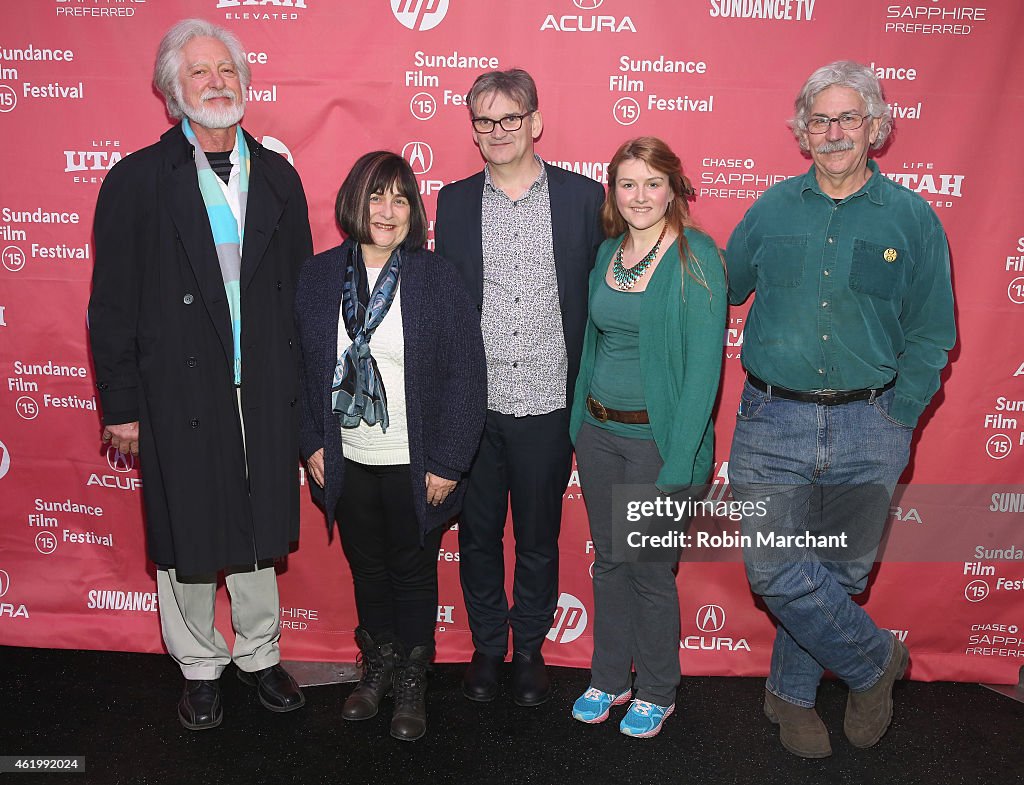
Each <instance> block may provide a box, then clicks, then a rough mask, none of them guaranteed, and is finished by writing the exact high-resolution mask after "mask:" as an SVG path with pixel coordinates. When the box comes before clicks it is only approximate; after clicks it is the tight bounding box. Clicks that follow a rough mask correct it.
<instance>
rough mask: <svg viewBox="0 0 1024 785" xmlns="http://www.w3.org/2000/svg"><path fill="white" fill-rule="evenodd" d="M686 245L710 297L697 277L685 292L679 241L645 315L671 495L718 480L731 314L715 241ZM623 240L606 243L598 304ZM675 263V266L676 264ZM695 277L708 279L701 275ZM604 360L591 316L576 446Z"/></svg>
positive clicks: (646, 349)
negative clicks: (718, 400)
mask: <svg viewBox="0 0 1024 785" xmlns="http://www.w3.org/2000/svg"><path fill="white" fill-rule="evenodd" d="M686 240H687V242H689V244H690V250H691V251H692V252H693V255H694V256H695V257H696V258H697V260H698V262H699V263H700V269H701V270H702V271H703V273H704V278H705V279H706V281H707V284H708V287H709V288H710V290H711V291H710V294H709V292H708V289H705V288H704V287H703V286H702V285H701V284H699V283H698V282H697V281H695V280H694V279H693V278H692V277H691V276H690V275H687V276H686V279H685V287H684V282H683V278H682V268H681V265H680V264H679V255H678V253H677V252H676V251H677V250H678V245H676V244H675V243H673V246H672V249H670V252H669V253H667V254H666V255H665V257H664V258H663V259H662V260H661V262H660V263H659V264H658V267H657V268H656V269H655V271H654V272H653V273H652V276H651V280H650V281H648V283H647V290H646V293H645V294H644V300H643V307H642V310H641V312H640V376H641V384H642V385H643V392H644V399H645V400H646V402H647V411H648V414H649V416H650V420H651V430H652V431H653V433H654V442H655V444H657V445H658V452H660V453H661V457H662V459H663V460H664V462H665V463H664V466H662V469H661V472H660V473H659V474H658V479H657V483H656V484H657V487H658V489H659V490H661V491H663V492H665V493H672V492H675V491H678V490H681V489H682V488H685V487H686V486H689V485H699V484H701V483H704V482H706V481H707V479H708V477H709V476H710V474H711V467H712V463H713V462H714V446H715V445H714V442H715V433H714V424H713V423H712V421H711V409H712V407H713V406H714V403H715V397H716V396H717V394H718V381H719V377H720V376H721V371H722V351H723V341H724V337H725V319H726V312H727V309H728V300H727V297H726V285H725V270H724V269H723V266H722V261H721V256H720V255H719V252H718V248H717V247H716V246H715V243H714V241H713V240H712V239H711V238H710V237H708V236H707V235H706V234H704V233H702V232H700V231H696V230H693V229H687V230H686ZM621 242H622V237H621V236H620V237H616V238H612V239H609V240H605V241H604V243H603V244H602V245H601V248H600V250H598V252H597V262H596V263H595V265H594V270H593V272H591V274H590V298H591V300H592V299H593V296H594V292H595V291H596V289H597V287H598V286H601V285H603V282H604V276H605V273H607V271H608V264H609V263H610V261H611V258H612V255H613V254H614V253H615V251H616V249H618V247H619V243H621ZM673 260H674V262H675V263H670V262H672V261H673ZM691 264H692V262H691ZM694 272H696V273H697V274H698V275H699V274H700V273H699V271H697V270H696V269H694ZM681 291H682V292H684V295H685V300H684V299H683V296H680V292H681ZM596 354H597V328H596V327H594V322H593V320H592V319H590V318H589V317H588V319H587V330H586V333H585V334H584V337H583V358H582V361H581V364H580V373H579V376H578V377H577V381H576V395H575V397H574V399H573V402H572V413H571V415H570V420H569V434H570V436H571V437H572V440H573V442H575V441H576V436H577V434H578V433H579V430H580V426H581V425H582V424H583V416H584V414H585V412H586V404H587V394H588V393H589V392H590V380H591V378H592V377H593V374H594V358H595V356H596Z"/></svg>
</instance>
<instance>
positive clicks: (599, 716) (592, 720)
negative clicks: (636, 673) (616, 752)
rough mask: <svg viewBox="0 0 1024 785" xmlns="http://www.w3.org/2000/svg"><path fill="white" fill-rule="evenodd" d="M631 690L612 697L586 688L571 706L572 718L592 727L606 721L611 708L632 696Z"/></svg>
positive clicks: (594, 689)
mask: <svg viewBox="0 0 1024 785" xmlns="http://www.w3.org/2000/svg"><path fill="white" fill-rule="evenodd" d="M632 694H633V692H632V690H626V691H625V692H624V693H622V694H621V695H612V694H611V693H610V692H601V690H599V689H596V688H595V687H588V688H587V691H586V692H584V693H583V694H582V695H580V697H578V698H577V699H576V702H575V703H574V704H573V705H572V718H573V719H574V720H579V721H580V722H585V723H587V724H588V725H594V724H596V723H598V722H604V721H605V720H606V719H608V712H610V711H611V708H612V706H621V705H622V704H623V703H625V702H626V701H628V700H629V699H630V697H631V696H632Z"/></svg>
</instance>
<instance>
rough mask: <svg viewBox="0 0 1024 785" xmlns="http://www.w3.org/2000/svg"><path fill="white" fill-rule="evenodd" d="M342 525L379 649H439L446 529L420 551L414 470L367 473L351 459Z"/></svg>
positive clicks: (364, 622)
mask: <svg viewBox="0 0 1024 785" xmlns="http://www.w3.org/2000/svg"><path fill="white" fill-rule="evenodd" d="M334 517H335V519H336V520H337V521H338V532H339V534H340V535H341V547H342V549H343V550H344V551H345V557H346V558H347V559H348V565H349V568H350V569H351V570H352V582H353V583H354V584H355V595H356V612H357V613H358V615H359V624H360V626H361V627H363V628H364V629H365V630H366V631H367V632H368V633H370V637H372V638H373V640H374V641H375V642H378V643H380V642H388V641H393V640H396V639H397V640H398V641H400V642H401V643H402V644H403V645H404V646H405V647H406V650H409V649H412V648H413V647H414V646H433V645H434V627H435V626H436V624H437V551H438V548H439V547H440V545H441V535H442V534H444V527H443V526H438V527H437V528H435V529H434V530H433V531H430V532H428V533H427V536H426V541H425V542H424V544H423V546H422V547H421V546H420V527H419V523H418V522H417V521H416V512H415V508H414V507H413V498H412V482H411V479H410V477H409V465H408V464H402V465H398V466H366V465H364V464H361V463H356V462H355V461H350V460H347V459H346V460H345V488H344V490H343V491H342V494H341V498H340V499H339V500H338V506H337V509H336V510H335V513H334Z"/></svg>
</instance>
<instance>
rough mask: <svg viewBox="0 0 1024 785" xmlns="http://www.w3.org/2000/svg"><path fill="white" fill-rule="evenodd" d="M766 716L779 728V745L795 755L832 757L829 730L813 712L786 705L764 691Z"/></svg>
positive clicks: (788, 703)
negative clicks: (780, 743)
mask: <svg viewBox="0 0 1024 785" xmlns="http://www.w3.org/2000/svg"><path fill="white" fill-rule="evenodd" d="M764 715H765V716H766V717H767V718H768V719H769V720H771V721H772V722H774V723H775V724H776V725H778V726H779V741H781V742H782V746H783V747H785V748H786V749H787V750H789V751H790V752H792V753H793V754H794V755H799V756H800V757H801V758H827V757H828V756H829V755H831V754H832V744H831V743H830V742H829V740H828V729H827V728H826V727H825V723H823V722H822V721H821V717H819V716H818V712H816V711H815V710H814V709H807V708H804V707H803V706H797V705H796V704H793V703H790V702H789V701H784V700H783V699H782V698H780V697H778V696H777V695H773V694H772V693H770V692H768V690H765V691H764Z"/></svg>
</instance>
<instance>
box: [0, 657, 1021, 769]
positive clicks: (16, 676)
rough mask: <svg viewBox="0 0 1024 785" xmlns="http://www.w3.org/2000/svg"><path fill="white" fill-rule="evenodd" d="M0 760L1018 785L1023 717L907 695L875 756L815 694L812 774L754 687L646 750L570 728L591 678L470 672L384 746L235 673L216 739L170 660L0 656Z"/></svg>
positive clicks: (695, 694) (839, 704) (715, 700)
mask: <svg viewBox="0 0 1024 785" xmlns="http://www.w3.org/2000/svg"><path fill="white" fill-rule="evenodd" d="M0 673H2V674H3V677H2V678H3V681H2V682H0V683H2V684H3V687H2V691H0V695H2V697H3V700H2V703H0V755H29V754H33V755H44V754H45V755H84V756H85V757H86V764H87V771H86V772H85V774H78V775H72V774H67V775H49V774H11V775H0V782H7V781H10V782H21V781H25V782H27V783H45V782H58V781H59V782H80V783H86V782H89V783H101V784H102V785H115V784H116V783H125V784H126V785H127V784H131V785H137V784H139V785H141V784H145V783H172V784H173V785H178V784H179V783H181V784H182V785H185V783H204V784H206V783H209V784H210V785H220V784H227V785H231V784H233V783H245V784H246V785H250V784H252V785H260V784H261V783H293V782H294V783H354V784H356V785H358V784H360V783H416V784H417V785H427V784H428V783H431V784H433V783H487V784H489V783H501V784H502V785H511V784H514V783H538V784H539V785H548V783H551V784H557V785H562V783H565V784H566V785H569V784H570V783H587V784H588V785H589V783H593V785H605V783H630V784H633V783H635V784H636V785H640V784H641V783H663V782H664V783H679V784H680V785H683V784H684V783H715V784H717V783H723V784H725V783H729V784H730V785H731V784H732V783H739V784H741V783H757V785H767V784H768V783H786V784H787V785H798V784H800V783H815V784H817V783H829V785H833V784H834V785H841V784H843V783H851V784H852V783H857V784H858V785H860V783H930V784H931V783H934V784H935V785H946V784H947V783H949V784H953V783H972V784H973V783H981V784H983V785H989V784H991V785H996V784H997V783H998V784H999V785H1003V784H1004V783H1021V782H1024V705H1022V704H1020V703H1016V702H1014V701H1012V700H1010V699H1008V698H1005V697H1003V696H1000V695H997V694H995V693H993V692H990V691H988V690H986V689H984V688H982V687H979V686H977V685H972V684H951V683H933V684H923V683H917V682H912V683H905V684H900V685H899V686H898V687H897V691H896V715H895V719H894V721H893V726H892V728H891V729H890V731H889V733H888V734H887V735H886V736H885V738H884V739H882V741H881V742H880V743H879V744H878V746H876V747H875V748H873V749H870V750H856V749H854V748H852V747H851V746H850V745H849V744H848V743H847V741H846V739H845V737H844V736H843V733H842V719H843V709H844V706H845V700H846V692H845V690H844V689H843V688H842V686H840V685H839V684H836V683H834V682H829V683H826V684H825V685H823V687H822V689H821V692H820V694H819V703H818V708H819V711H820V712H821V714H822V717H823V719H824V720H825V723H826V725H827V726H828V727H829V729H830V731H831V733H832V744H833V749H834V754H833V756H832V757H831V758H828V759H826V760H820V761H805V760H801V759H799V758H796V757H794V756H792V755H790V754H789V753H787V752H785V751H784V750H783V749H782V748H781V746H779V744H778V741H777V739H776V732H775V731H774V729H773V727H772V726H771V725H770V724H769V723H768V721H767V720H765V718H764V716H763V715H762V714H761V698H762V694H763V692H762V691H763V682H762V680H760V679H726V678H686V679H684V680H683V684H682V686H681V688H680V690H679V698H678V702H677V711H676V714H675V715H674V716H673V717H672V718H670V719H669V720H668V722H667V723H666V724H665V729H664V731H663V732H662V733H661V735H660V736H658V737H656V738H654V739H647V740H640V739H628V738H626V737H624V736H622V735H620V734H619V733H618V723H617V721H616V720H617V718H618V716H619V715H620V714H621V712H622V709H621V708H620V709H618V710H617V713H615V714H613V721H609V722H607V723H605V724H604V725H599V726H587V725H583V724H581V723H578V722H575V721H573V720H572V719H571V718H570V717H569V707H570V706H571V704H572V701H573V700H574V699H575V698H576V697H577V696H578V695H579V694H580V693H581V692H582V691H583V690H584V689H585V688H586V687H587V676H588V674H587V672H586V671H582V670H574V669H569V668H556V669H553V673H554V678H555V680H556V694H555V697H554V698H553V699H552V700H551V701H550V702H549V703H547V704H546V705H544V706H541V707H539V708H534V709H521V708H518V707H516V706H514V705H513V704H512V703H511V701H509V700H506V699H504V697H503V698H500V699H499V700H497V701H495V702H494V703H491V704H486V705H480V704H474V703H470V702H469V701H467V700H465V699H464V698H463V697H462V696H461V694H460V692H459V679H460V677H461V673H462V666H456V665H441V666H438V667H437V669H436V672H435V674H434V677H433V681H432V684H431V692H430V695H429V701H428V712H429V717H430V729H429V731H428V732H427V736H426V737H425V738H423V739H421V740H420V741H418V742H414V743H408V742H400V741H395V740H393V739H391V738H390V737H389V736H388V719H389V716H388V715H389V712H388V711H382V713H381V715H380V716H378V717H377V718H375V719H373V720H369V721H367V722H363V723H349V722H344V721H343V720H342V719H341V715H340V707H341V703H342V701H343V700H344V698H345V696H346V695H347V694H348V692H349V691H350V690H351V688H352V685H348V684H343V685H336V686H326V687H310V688H307V689H306V699H307V703H306V707H305V708H304V709H302V710H300V711H298V712H294V713H292V714H286V715H277V714H272V713H270V712H268V711H266V710H265V709H263V708H262V707H261V706H260V704H259V703H258V702H257V700H256V697H255V695H254V694H253V692H251V691H250V689H249V688H247V687H245V685H243V684H242V683H241V682H239V681H238V680H237V679H236V678H235V677H234V675H233V673H232V672H231V671H229V672H227V673H225V675H224V679H223V698H224V705H225V717H224V724H223V725H222V726H221V727H220V728H217V729H215V730H211V731H203V732H199V733H195V732H189V731H186V730H184V729H183V728H182V727H181V726H180V725H179V724H178V721H177V718H176V715H175V704H176V703H177V700H178V697H179V693H180V690H181V678H180V675H179V674H178V672H177V670H176V667H175V666H174V664H173V663H172V662H171V660H170V658H168V657H166V656H158V655H147V654H122V653H111V652H87V651H60V650H50V649H22V648H10V647H0Z"/></svg>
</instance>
